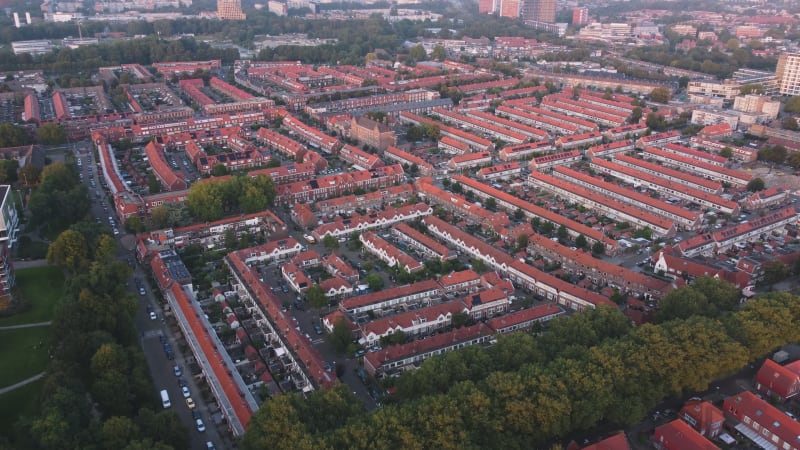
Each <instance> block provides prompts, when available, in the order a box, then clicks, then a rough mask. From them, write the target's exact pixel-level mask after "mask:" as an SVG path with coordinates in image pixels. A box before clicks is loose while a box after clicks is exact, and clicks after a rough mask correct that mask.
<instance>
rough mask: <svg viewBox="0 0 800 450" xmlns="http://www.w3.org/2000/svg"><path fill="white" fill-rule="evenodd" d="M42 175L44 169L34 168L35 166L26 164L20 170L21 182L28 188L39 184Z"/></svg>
mask: <svg viewBox="0 0 800 450" xmlns="http://www.w3.org/2000/svg"><path fill="white" fill-rule="evenodd" d="M41 175H42V169H40V168H38V167H36V166H34V165H33V164H25V166H24V167H23V168H21V169H19V176H18V178H19V180H20V181H22V183H23V184H24V185H25V186H26V187H32V186H35V185H36V184H38V183H39V177H40V176H41Z"/></svg>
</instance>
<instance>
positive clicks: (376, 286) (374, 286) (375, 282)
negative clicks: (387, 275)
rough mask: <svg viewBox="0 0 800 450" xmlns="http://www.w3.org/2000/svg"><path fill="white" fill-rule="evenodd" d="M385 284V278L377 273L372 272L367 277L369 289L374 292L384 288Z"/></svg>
mask: <svg viewBox="0 0 800 450" xmlns="http://www.w3.org/2000/svg"><path fill="white" fill-rule="evenodd" d="M383 284H384V282H383V278H381V277H380V276H378V275H377V274H374V273H372V274H370V275H369V276H368V277H367V286H368V287H369V290H371V291H373V292H377V291H380V290H381V289H383Z"/></svg>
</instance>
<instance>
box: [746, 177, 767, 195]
mask: <svg viewBox="0 0 800 450" xmlns="http://www.w3.org/2000/svg"><path fill="white" fill-rule="evenodd" d="M764 187H765V186H764V180H763V179H761V178H753V179H752V180H750V182H749V183H747V190H748V191H750V192H758V191H763V190H764Z"/></svg>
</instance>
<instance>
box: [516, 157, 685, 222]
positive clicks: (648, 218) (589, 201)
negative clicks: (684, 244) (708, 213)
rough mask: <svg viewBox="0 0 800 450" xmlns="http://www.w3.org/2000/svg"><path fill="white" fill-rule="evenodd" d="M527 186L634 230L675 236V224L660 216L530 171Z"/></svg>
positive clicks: (573, 184)
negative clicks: (625, 223)
mask: <svg viewBox="0 0 800 450" xmlns="http://www.w3.org/2000/svg"><path fill="white" fill-rule="evenodd" d="M527 183H528V185H529V186H531V187H534V188H537V189H543V190H545V191H548V192H551V193H552V194H554V195H556V196H559V197H561V198H565V199H567V200H569V201H571V202H576V203H579V204H581V205H584V206H586V207H587V208H590V209H592V210H595V211H597V212H599V213H601V214H604V215H606V216H608V217H610V218H611V219H614V220H619V221H623V222H628V223H630V224H631V225H633V226H634V227H636V228H637V229H643V228H650V229H651V230H653V233H655V235H657V236H664V237H670V236H673V235H674V234H675V223H674V222H673V221H671V220H668V219H665V218H663V217H661V216H657V215H655V214H652V213H649V212H645V211H642V210H640V209H638V208H634V207H632V206H630V205H628V204H625V203H623V202H621V201H619V200H615V199H611V198H607V197H603V196H602V195H599V194H597V193H595V192H592V191H590V190H588V189H586V188H583V187H580V186H578V185H577V184H575V183H571V182H566V181H564V180H562V179H559V178H556V177H554V176H551V175H546V174H543V173H540V172H531V173H530V175H529V176H528V180H527Z"/></svg>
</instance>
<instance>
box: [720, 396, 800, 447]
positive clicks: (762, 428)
mask: <svg viewBox="0 0 800 450" xmlns="http://www.w3.org/2000/svg"><path fill="white" fill-rule="evenodd" d="M722 411H723V412H724V413H725V416H726V417H727V418H728V419H729V420H730V421H733V422H734V423H735V426H734V429H735V430H736V431H738V432H739V433H741V434H743V435H745V436H747V438H748V439H750V440H751V441H753V442H754V443H756V444H758V445H759V446H760V447H763V446H764V444H766V445H769V447H767V448H776V449H786V450H797V449H799V448H800V444H799V443H798V441H797V437H798V436H800V423H798V422H797V421H795V420H794V419H792V418H791V417H789V416H787V415H786V414H784V413H783V411H781V410H779V409H778V408H775V407H774V406H772V405H770V404H769V403H767V402H766V401H764V400H762V399H760V398H758V397H756V395H755V394H753V393H752V392H748V391H744V392H741V393H739V394H736V395H732V396H730V397H728V398H726V399H725V401H724V402H723V403H722ZM765 441H766V442H765Z"/></svg>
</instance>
